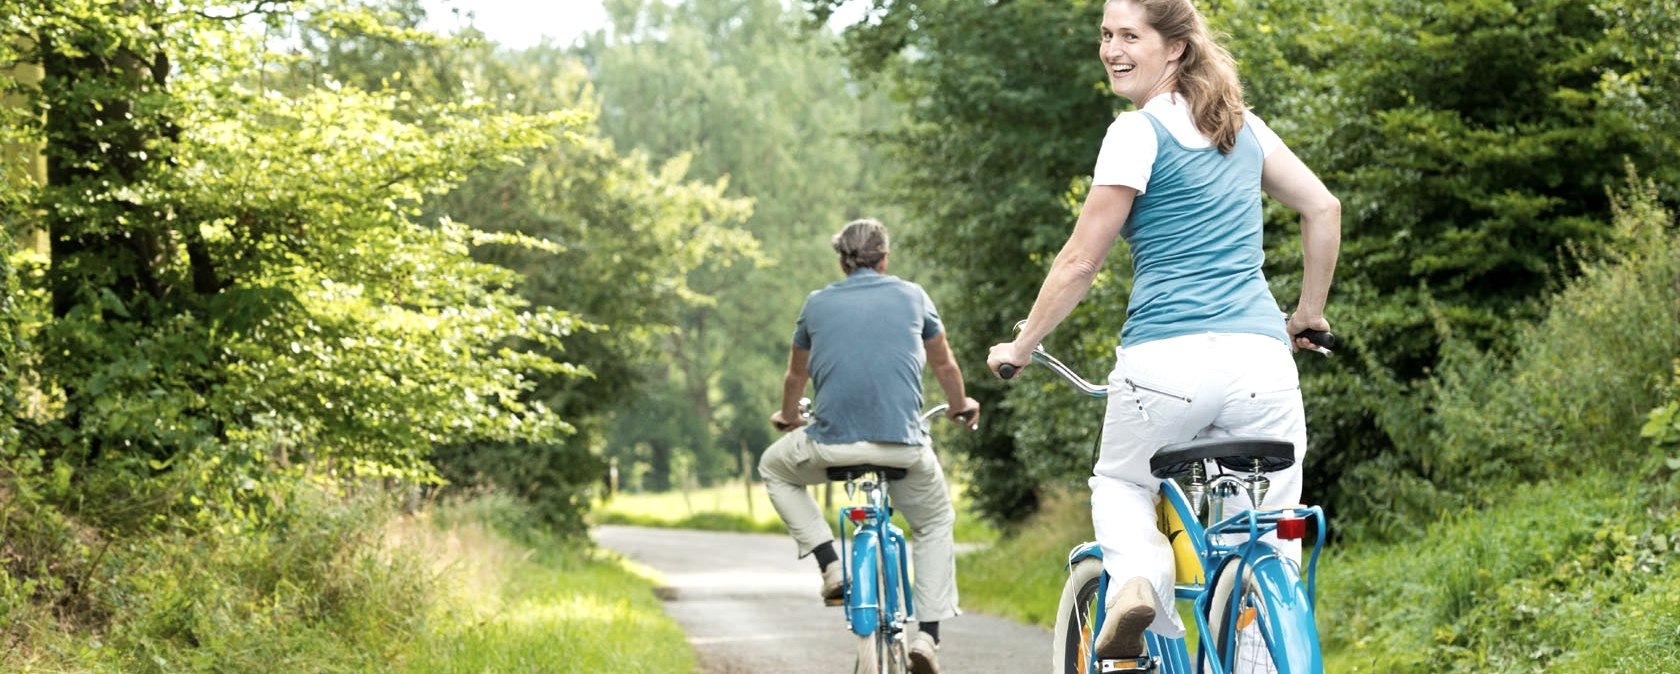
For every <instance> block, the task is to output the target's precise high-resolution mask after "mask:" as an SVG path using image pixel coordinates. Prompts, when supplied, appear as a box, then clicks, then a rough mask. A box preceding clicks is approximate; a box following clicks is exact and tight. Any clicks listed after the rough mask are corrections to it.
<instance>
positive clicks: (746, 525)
mask: <svg viewBox="0 0 1680 674" xmlns="http://www.w3.org/2000/svg"><path fill="white" fill-rule="evenodd" d="M949 487H950V490H951V493H952V498H951V501H952V505H953V506H954V507H955V508H956V510H957V523H956V530H955V532H954V536H955V538H956V540H957V541H958V542H959V543H980V544H985V543H990V542H992V541H994V540H996V539H997V530H996V529H994V528H992V527H991V525H989V524H987V523H986V522H985V521H984V520H982V519H981V518H980V517H979V516H978V515H976V514H974V511H973V510H972V509H971V508H970V507H969V502H968V500H967V499H965V498H963V496H962V489H961V487H960V486H959V485H957V484H955V483H952V484H950V485H949ZM812 493H813V494H814V495H815V496H816V499H817V503H818V504H822V503H823V502H824V501H825V500H831V501H832V504H833V505H832V507H830V508H827V509H825V514H824V516H823V518H824V520H826V521H828V522H829V523H830V524H834V523H836V522H837V521H838V517H839V513H840V508H843V507H845V506H848V505H855V504H858V503H862V499H861V498H848V497H847V496H846V490H845V488H844V486H843V485H840V484H835V485H834V486H833V493H832V495H831V496H826V497H825V495H824V493H823V488H822V487H813V488H812ZM590 519H591V521H592V522H593V523H594V524H634V525H638V526H652V527H670V528H680V529H705V530H711V531H746V532H761V533H777V534H780V533H786V532H787V527H785V526H783V525H782V520H781V518H780V517H778V516H777V515H776V509H775V508H774V507H773V506H771V505H770V496H769V495H768V493H766V492H765V490H764V485H763V484H762V483H758V482H754V483H753V485H752V497H751V499H750V500H749V499H748V497H747V489H746V488H745V487H743V486H742V485H740V484H733V485H727V486H722V487H710V488H706V489H694V490H690V491H687V492H682V491H671V492H664V493H619V494H617V495H616V496H614V497H613V498H612V499H610V500H609V501H607V502H606V503H605V504H603V505H601V506H600V507H598V508H596V509H595V511H594V513H592V514H591V515H590ZM893 521H894V522H896V523H897V524H898V525H899V527H901V528H905V529H908V526H907V525H906V523H905V522H904V518H903V517H902V516H900V515H896V514H895V515H894V516H893ZM911 537H912V538H914V532H911Z"/></svg>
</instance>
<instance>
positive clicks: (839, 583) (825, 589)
mask: <svg viewBox="0 0 1680 674" xmlns="http://www.w3.org/2000/svg"><path fill="white" fill-rule="evenodd" d="M822 577H823V584H822V598H823V603H824V604H827V605H829V606H837V605H839V604H840V603H841V602H844V601H845V600H846V572H845V569H842V568H841V567H840V562H838V561H833V562H829V563H828V566H825V567H823V570H822Z"/></svg>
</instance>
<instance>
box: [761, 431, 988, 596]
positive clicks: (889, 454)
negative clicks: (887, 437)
mask: <svg viewBox="0 0 1680 674" xmlns="http://www.w3.org/2000/svg"><path fill="white" fill-rule="evenodd" d="M857 464H874V465H878V466H888V467H892V468H905V469H907V470H908V471H909V472H908V474H906V475H905V476H904V478H903V479H900V480H895V481H893V482H889V483H888V484H887V495H888V496H889V497H890V498H891V499H892V507H893V510H894V511H896V512H899V513H903V514H904V520H905V522H906V523H908V524H909V525H910V531H911V532H912V533H913V535H914V536H915V542H914V543H913V544H912V545H911V546H910V561H911V564H912V565H913V568H912V571H911V575H912V576H913V577H914V587H913V588H912V591H913V592H914V593H915V594H914V597H913V599H914V603H915V608H916V615H915V618H916V620H919V621H922V622H935V621H939V620H943V619H945V618H951V617H955V616H958V615H961V614H962V611H961V610H960V609H958V608H957V560H956V552H955V549H954V546H953V544H952V540H951V535H952V527H953V526H954V525H955V524H956V521H957V514H956V511H955V510H954V509H953V508H952V507H951V495H950V493H949V492H948V491H946V488H945V471H944V469H943V468H941V467H940V465H939V457H938V455H936V454H934V453H933V447H932V446H930V445H898V444H889V443H878V442H854V443H849V444H841V445H829V444H824V443H820V442H816V441H814V440H811V439H810V438H809V437H807V436H806V435H805V429H804V428H797V429H794V430H793V431H792V432H790V433H788V434H787V435H784V436H782V438H781V439H780V440H777V441H776V442H775V443H774V444H772V445H770V448H769V449H767V450H765V451H764V456H763V457H762V458H761V459H759V462H758V474H759V476H760V477H763V478H764V485H765V489H766V490H767V491H768V492H769V493H770V503H771V504H772V505H774V506H775V507H776V513H777V514H778V515H781V517H782V521H783V522H784V523H786V524H787V528H788V532H789V533H791V534H793V540H794V541H795V542H797V543H798V544H799V556H800V557H804V556H806V555H809V554H811V550H813V549H815V548H816V547H817V546H819V545H822V544H823V543H826V542H828V541H832V540H834V533H833V529H832V528H830V526H829V525H830V524H831V522H829V521H827V520H826V519H825V518H824V517H823V512H822V509H821V508H820V507H818V506H817V500H816V499H815V498H813V497H812V496H811V493H810V492H809V491H806V489H805V487H806V486H807V485H813V484H822V483H825V482H828V475H827V470H828V468H829V467H830V466H848V465H857ZM839 551H840V550H839V548H838V547H836V548H835V552H836V553H838V552H839ZM842 561H844V560H842Z"/></svg>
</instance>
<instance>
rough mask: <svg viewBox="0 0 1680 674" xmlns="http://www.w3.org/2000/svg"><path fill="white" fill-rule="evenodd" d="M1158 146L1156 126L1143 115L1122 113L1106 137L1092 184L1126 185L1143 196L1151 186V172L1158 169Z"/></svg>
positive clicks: (1104, 137)
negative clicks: (1156, 158) (1155, 168)
mask: <svg viewBox="0 0 1680 674" xmlns="http://www.w3.org/2000/svg"><path fill="white" fill-rule="evenodd" d="M1157 147H1158V141H1157V139H1156V138H1155V127H1154V125H1152V124H1150V123H1149V119H1148V118H1146V117H1144V116H1143V113H1141V112H1138V111H1135V110H1134V111H1131V112H1125V113H1121V115H1120V116H1119V117H1116V118H1114V122H1113V123H1112V124H1109V125H1108V134H1107V135H1105V136H1103V143H1102V150H1100V151H1099V152H1097V166H1096V168H1095V169H1092V171H1091V184H1092V185H1124V186H1126V187H1130V188H1132V189H1135V190H1137V191H1138V194H1139V195H1141V194H1143V192H1144V188H1146V187H1148V185H1149V173H1150V170H1151V169H1152V168H1153V167H1154V166H1155V151H1156V149H1157Z"/></svg>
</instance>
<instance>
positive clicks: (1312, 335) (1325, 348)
mask: <svg viewBox="0 0 1680 674" xmlns="http://www.w3.org/2000/svg"><path fill="white" fill-rule="evenodd" d="M1295 336H1296V337H1305V338H1306V339H1307V341H1309V342H1312V343H1313V344H1316V345H1318V352H1319V353H1322V354H1324V355H1330V349H1331V347H1334V346H1336V335H1335V334H1333V333H1329V332H1325V331H1323V330H1313V329H1312V328H1308V329H1306V330H1302V331H1301V332H1299V333H1297V334H1296V335H1295ZM1032 359H1033V361H1034V362H1038V363H1043V364H1044V366H1045V367H1048V368H1050V371H1051V372H1055V373H1056V374H1058V375H1060V376H1061V377H1062V379H1065V380H1067V382H1068V383H1069V384H1072V385H1073V387H1074V388H1076V389H1079V391H1080V392H1081V393H1084V394H1085V395H1088V396H1090V397H1092V398H1106V397H1108V387H1107V386H1101V385H1097V384H1093V383H1091V382H1088V381H1085V378H1084V377H1081V376H1079V374H1078V373H1075V372H1074V371H1073V368H1070V367H1068V366H1066V365H1063V364H1062V361H1059V360H1056V357H1055V356H1052V355H1050V354H1049V352H1047V351H1045V350H1044V347H1043V346H1042V345H1040V346H1037V347H1034V348H1033V351H1032ZM1020 371H1021V368H1018V367H1015V366H1014V365H1013V364H1010V363H1004V364H1002V365H999V366H998V376H999V377H1002V378H1003V379H1014V378H1015V375H1016V374H1019V373H1020Z"/></svg>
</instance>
